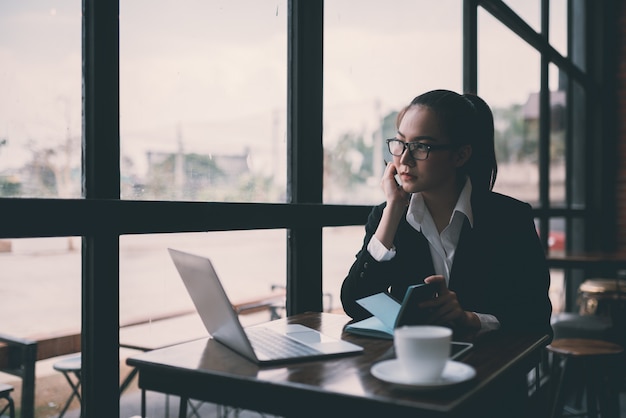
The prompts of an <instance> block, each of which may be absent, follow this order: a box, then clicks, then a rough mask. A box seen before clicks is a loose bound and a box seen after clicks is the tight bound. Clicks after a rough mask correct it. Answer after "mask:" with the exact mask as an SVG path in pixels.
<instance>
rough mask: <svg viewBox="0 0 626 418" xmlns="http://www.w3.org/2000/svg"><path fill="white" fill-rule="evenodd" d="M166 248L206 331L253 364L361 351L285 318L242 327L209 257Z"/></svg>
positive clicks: (353, 345)
mask: <svg viewBox="0 0 626 418" xmlns="http://www.w3.org/2000/svg"><path fill="white" fill-rule="evenodd" d="M168 251H169V253H170V256H171V257H172V260H173V261H174V265H175V266H176V269H177V270H178V273H179V274H180V277H181V278H182V279H183V283H184V284H185V287H186V288H187V292H189V296H190V297H191V300H192V301H193V303H194V305H195V307H196V310H197V311H198V314H199V315H200V318H201V319H202V322H203V324H204V326H205V328H206V330H207V331H208V333H209V334H210V335H211V337H213V338H214V339H215V340H216V341H218V342H220V343H221V344H223V345H225V346H227V347H228V348H230V349H231V350H233V351H235V352H237V353H239V354H240V355H242V356H244V357H246V358H247V359H249V360H251V361H253V362H255V363H257V364H273V363H286V362H292V361H304V360H311V359H320V358H325V357H332V356H339V355H348V354H356V353H360V352H362V351H363V347H360V346H358V345H355V344H352V343H349V342H347V341H343V340H340V339H336V338H332V337H329V336H327V335H324V334H322V333H320V332H318V331H316V330H314V329H312V328H309V327H306V326H304V325H300V324H287V323H285V321H270V322H267V323H264V324H259V325H254V326H250V327H246V328H244V327H243V326H242V325H241V322H240V321H239V316H238V315H237V313H236V312H235V310H234V309H233V306H232V304H231V302H230V300H229V299H228V296H227V295H226V292H225V291H224V288H223V286H222V283H221V282H220V279H219V277H218V275H217V273H216V271H215V269H214V267H213V264H212V263H211V261H210V260H209V259H208V258H206V257H201V256H198V255H194V254H190V253H186V252H183V251H179V250H175V249H172V248H168Z"/></svg>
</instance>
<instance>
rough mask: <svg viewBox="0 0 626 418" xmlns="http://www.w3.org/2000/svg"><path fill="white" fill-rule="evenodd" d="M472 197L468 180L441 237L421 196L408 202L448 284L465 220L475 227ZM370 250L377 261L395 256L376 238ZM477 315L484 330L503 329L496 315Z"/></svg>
mask: <svg viewBox="0 0 626 418" xmlns="http://www.w3.org/2000/svg"><path fill="white" fill-rule="evenodd" d="M471 197H472V182H471V181H470V179H469V178H468V179H467V181H466V182H465V186H463V190H461V194H460V195H459V199H458V200H457V202H456V205H455V207H454V210H453V211H452V216H451V217H450V221H449V223H448V226H446V227H445V228H444V230H443V231H441V234H439V232H438V231H437V226H436V225H435V221H434V220H433V217H432V215H431V214H430V211H429V210H428V207H426V203H425V202H424V198H423V196H422V194H421V193H414V194H413V195H412V196H411V201H410V203H409V209H408V211H407V214H406V220H407V222H408V223H409V225H411V226H412V227H413V228H414V229H415V230H417V231H420V232H422V234H424V236H425V237H426V239H427V240H428V244H429V246H430V253H431V256H432V260H433V266H434V267H435V273H436V274H439V275H442V276H443V277H444V278H445V279H446V285H447V284H448V282H449V281H450V271H451V269H452V263H453V261H454V254H455V252H456V247H457V245H458V243H459V238H460V236H461V230H462V229H463V224H464V222H465V219H467V220H468V221H469V224H470V226H471V227H472V228H473V227H474V214H473V212H472V203H471ZM367 250H368V251H369V253H370V254H371V255H372V257H374V259H375V260H377V261H387V260H391V259H392V258H394V257H395V255H396V250H395V248H392V249H387V248H386V247H385V246H384V245H383V244H382V243H381V242H380V241H379V240H378V239H377V238H376V237H375V236H373V237H372V239H371V240H370V242H369V244H368V246H367ZM476 315H477V316H478V318H479V319H480V323H481V329H482V330H489V329H497V328H499V327H500V323H499V322H498V320H497V319H496V318H495V317H494V316H493V315H489V314H480V313H476Z"/></svg>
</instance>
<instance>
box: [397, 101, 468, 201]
mask: <svg viewBox="0 0 626 418" xmlns="http://www.w3.org/2000/svg"><path fill="white" fill-rule="evenodd" d="M396 138H397V139H400V140H402V141H404V142H405V143H409V142H421V143H424V144H428V145H434V146H437V145H449V144H450V141H449V139H448V138H447V137H446V136H445V135H444V134H443V132H442V131H441V129H440V127H439V120H438V118H437V115H436V114H435V113H434V112H433V111H432V110H431V109H430V108H428V107H425V106H419V105H417V106H411V107H410V108H409V109H408V110H407V111H406V113H405V114H404V117H403V118H402V120H401V121H400V126H399V127H398V134H397V135H396ZM458 157H459V155H458V151H457V150H455V149H452V148H444V149H431V150H430V153H429V155H428V158H427V159H425V160H416V159H414V158H413V157H412V156H411V154H410V153H409V152H408V150H405V151H404V153H403V154H402V155H401V156H394V157H393V163H394V165H395V166H396V170H397V172H398V174H399V176H400V180H401V181H402V188H403V189H404V191H405V192H407V193H417V192H422V193H424V194H429V193H435V194H436V193H441V192H455V191H456V170H457V167H458V166H459V165H460V163H459V159H458Z"/></svg>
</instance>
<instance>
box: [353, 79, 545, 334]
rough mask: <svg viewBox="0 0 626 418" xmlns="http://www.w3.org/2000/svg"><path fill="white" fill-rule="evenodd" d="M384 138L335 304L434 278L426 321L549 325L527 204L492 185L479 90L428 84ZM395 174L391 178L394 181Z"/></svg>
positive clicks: (474, 326)
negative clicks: (377, 197) (381, 197)
mask: <svg viewBox="0 0 626 418" xmlns="http://www.w3.org/2000/svg"><path fill="white" fill-rule="evenodd" d="M397 130H398V132H397V135H396V137H395V138H392V139H389V140H387V143H388V147H389V151H390V152H391V154H392V155H393V162H392V163H389V164H387V167H386V169H385V172H384V174H383V179H382V189H383V191H384V193H385V197H386V202H385V203H383V204H381V205H379V206H377V207H375V208H374V209H373V210H372V212H371V214H370V216H369V219H368V222H367V225H366V234H365V239H364V241H363V247H362V248H361V250H360V251H359V253H358V254H357V256H356V261H355V263H354V264H353V265H352V267H351V269H350V272H349V274H348V276H347V277H346V278H345V280H344V282H343V286H342V289H341V300H342V303H343V307H344V310H345V311H346V313H347V314H348V315H350V316H351V317H353V318H355V319H362V318H365V317H368V316H370V314H369V313H368V312H367V311H366V310H364V309H363V308H362V307H360V306H359V305H358V304H357V302H356V300H357V299H360V298H362V297H364V296H368V295H372V294H375V293H379V292H383V291H390V292H391V294H392V295H394V296H395V297H396V298H397V299H399V300H402V298H403V297H404V293H405V292H406V289H407V287H408V286H409V285H412V284H416V283H421V282H426V283H434V284H435V285H436V286H437V288H438V296H437V297H436V298H435V299H433V300H430V301H427V302H424V303H422V305H421V307H423V308H425V309H430V310H431V314H430V317H429V318H430V319H429V322H430V323H432V324H439V325H446V326H449V327H451V328H453V329H454V330H455V334H456V335H459V334H460V335H464V336H472V335H476V334H477V333H479V332H484V331H488V330H493V329H501V330H502V331H539V332H546V333H550V334H551V332H552V330H551V327H550V315H551V312H552V306H551V303H550V299H549V297H548V288H549V285H550V275H549V270H548V267H547V264H546V260H545V254H544V251H543V248H542V246H541V242H540V241H539V238H538V236H537V233H536V230H535V225H534V222H533V216H532V212H531V207H530V205H528V204H527V203H523V202H520V201H518V200H515V199H513V198H511V197H508V196H504V195H501V194H498V193H495V192H493V191H492V189H493V185H494V183H495V180H496V174H497V163H496V157H495V150H494V127H493V115H492V113H491V110H490V108H489V106H488V105H487V104H486V103H485V102H484V101H483V100H482V99H480V98H479V97H478V96H476V95H470V94H464V95H459V94H457V93H454V92H452V91H447V90H434V91H430V92H427V93H424V94H422V95H420V96H418V97H416V98H415V99H413V101H412V102H411V103H410V104H409V105H408V106H407V107H406V108H405V109H403V110H402V111H401V112H400V114H399V115H398V119H397ZM396 178H398V180H399V184H398V182H397V181H396Z"/></svg>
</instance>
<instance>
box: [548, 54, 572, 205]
mask: <svg viewBox="0 0 626 418" xmlns="http://www.w3.org/2000/svg"><path fill="white" fill-rule="evenodd" d="M549 69H550V76H551V79H558V80H559V82H558V83H554V84H557V85H556V86H555V87H553V86H551V87H550V205H551V206H559V207H565V204H566V199H565V175H566V158H565V156H566V149H565V147H566V145H567V141H566V140H565V135H566V133H567V114H568V113H567V109H566V108H567V81H566V75H565V73H563V72H559V70H558V68H557V67H556V66H555V65H553V64H551V65H550V68H549Z"/></svg>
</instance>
